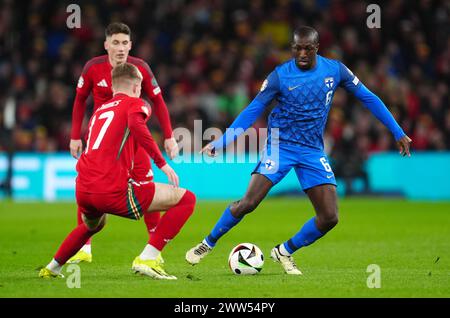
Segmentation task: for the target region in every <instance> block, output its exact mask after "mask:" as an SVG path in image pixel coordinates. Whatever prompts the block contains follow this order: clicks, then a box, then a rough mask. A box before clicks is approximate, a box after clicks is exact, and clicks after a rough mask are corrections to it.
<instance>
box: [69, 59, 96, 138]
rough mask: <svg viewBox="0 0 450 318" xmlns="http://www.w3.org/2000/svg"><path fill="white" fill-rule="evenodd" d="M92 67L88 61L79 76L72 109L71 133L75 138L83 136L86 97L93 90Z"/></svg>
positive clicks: (71, 136)
mask: <svg viewBox="0 0 450 318" xmlns="http://www.w3.org/2000/svg"><path fill="white" fill-rule="evenodd" d="M90 69H91V68H90V65H89V62H88V63H87V64H86V65H85V66H84V68H83V71H82V73H81V75H80V77H79V78H78V83H77V93H76V96H75V100H74V103H73V109H72V129H71V133H70V138H71V139H75V140H76V139H80V138H81V125H82V124H83V118H84V113H85V112H86V99H87V98H88V96H89V94H90V93H91V90H92V76H91V74H90Z"/></svg>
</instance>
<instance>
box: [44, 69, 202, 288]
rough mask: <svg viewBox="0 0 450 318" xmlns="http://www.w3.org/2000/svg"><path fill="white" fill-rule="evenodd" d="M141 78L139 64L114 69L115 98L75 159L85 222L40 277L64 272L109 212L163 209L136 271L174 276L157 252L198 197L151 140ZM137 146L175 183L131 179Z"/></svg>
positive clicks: (98, 114) (100, 112) (129, 214)
mask: <svg viewBox="0 0 450 318" xmlns="http://www.w3.org/2000/svg"><path fill="white" fill-rule="evenodd" d="M141 82H142V75H141V73H140V72H139V70H138V68H137V67H136V66H134V65H132V64H130V63H123V64H119V65H118V66H116V67H115V68H114V70H113V73H112V87H113V91H114V97H113V98H112V99H111V100H109V101H108V102H107V103H104V104H102V105H101V106H100V107H99V108H97V110H96V111H95V112H94V114H93V116H92V117H91V120H90V121H89V131H88V139H87V142H86V149H85V151H84V152H83V153H82V155H81V157H80V159H79V160H78V162H77V172H78V176H77V180H76V198H77V204H78V207H79V210H80V211H81V212H82V220H83V222H82V223H81V224H79V225H78V226H77V227H76V228H75V229H74V230H73V231H72V232H71V233H70V234H69V235H68V236H67V238H66V239H65V240H64V242H63V243H62V245H61V246H60V248H59V249H58V251H57V253H56V255H55V256H54V258H53V259H52V261H51V262H50V263H49V264H48V265H47V266H46V267H45V268H43V269H42V270H41V271H40V273H39V276H40V277H44V278H49V277H57V276H61V274H60V272H61V269H62V266H63V265H64V264H65V263H66V262H67V261H68V260H69V258H70V257H71V256H72V255H74V254H75V253H76V252H77V251H78V250H79V249H80V248H81V246H83V244H84V243H85V242H86V241H87V240H88V239H89V238H90V237H91V236H92V235H93V234H94V233H96V232H98V231H100V230H101V229H102V228H103V226H104V224H105V220H106V218H105V217H106V215H105V213H109V214H114V215H117V216H122V217H126V218H131V219H136V220H138V219H140V217H141V216H142V215H143V214H144V215H145V214H147V213H150V212H152V211H160V210H163V211H167V212H166V213H165V214H164V215H163V216H162V217H161V220H160V222H159V224H158V226H157V228H156V230H155V232H154V233H153V234H152V235H151V237H150V239H149V241H148V244H147V245H146V247H145V248H144V250H143V251H142V253H141V254H140V255H139V256H138V257H136V258H135V260H134V261H133V265H132V269H133V270H134V271H136V272H139V273H141V274H144V275H148V276H151V277H153V278H157V279H176V277H175V276H172V275H169V274H167V273H166V272H165V270H164V268H163V265H162V263H161V261H160V260H159V259H158V256H159V255H160V251H161V250H162V249H163V248H164V246H165V245H166V244H167V242H169V241H170V240H171V239H173V238H174V237H175V235H176V234H177V233H178V232H179V231H180V229H181V228H182V227H183V225H184V224H185V223H186V221H187V220H188V218H189V216H190V215H191V214H192V212H193V210H194V206H195V196H194V194H193V193H192V192H190V191H189V190H185V189H181V188H179V187H178V176H177V175H176V173H175V172H174V171H173V170H172V168H171V167H170V166H169V165H168V164H167V163H166V162H165V160H164V158H163V157H162V155H161V152H160V151H159V148H158V146H157V145H156V143H155V142H154V140H153V139H152V136H151V134H150V131H149V130H148V128H147V126H146V124H145V123H146V121H147V120H148V119H149V118H150V113H151V109H150V107H149V106H148V104H147V103H146V102H145V101H144V100H142V99H140V98H139V96H140V93H141ZM137 147H141V148H143V149H144V151H145V152H146V153H147V154H148V155H149V156H150V157H151V158H152V159H153V161H154V162H155V164H156V165H157V166H158V168H160V169H161V170H162V171H163V172H164V173H165V174H166V175H167V177H168V178H169V181H170V182H171V183H172V184H173V185H169V184H162V183H153V182H146V183H145V182H142V183H137V182H134V181H133V180H132V179H130V177H131V169H132V166H133V162H134V161H135V159H136V156H135V154H136V148H137Z"/></svg>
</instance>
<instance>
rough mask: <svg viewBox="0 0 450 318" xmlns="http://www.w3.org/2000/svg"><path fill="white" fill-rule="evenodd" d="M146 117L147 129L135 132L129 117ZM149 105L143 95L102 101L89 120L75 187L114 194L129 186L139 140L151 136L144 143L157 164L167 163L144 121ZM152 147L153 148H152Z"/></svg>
mask: <svg viewBox="0 0 450 318" xmlns="http://www.w3.org/2000/svg"><path fill="white" fill-rule="evenodd" d="M136 114H138V115H139V116H140V117H139V116H138V117H139V118H141V119H142V118H143V120H142V123H141V127H138V128H139V129H141V128H142V127H144V128H145V130H141V131H139V133H137V134H136V135H133V133H131V132H132V131H136V130H134V129H136V128H135V127H134V124H133V123H134V122H131V121H130V119H132V118H135V117H134V116H135V115H136ZM150 114H151V110H150V107H149V105H148V104H147V103H146V102H145V101H144V100H142V99H140V98H134V97H129V96H127V95H125V94H117V95H115V96H114V98H112V99H111V100H110V101H108V102H107V103H105V104H102V105H101V106H100V107H99V108H98V109H97V110H96V111H95V112H94V114H93V115H92V117H91V119H90V121H89V130H88V139H87V142H86V149H85V151H84V152H83V153H82V155H81V157H80V159H78V163H77V172H78V176H77V179H76V189H77V191H81V192H90V193H114V192H121V191H122V192H123V191H126V189H127V183H128V179H129V177H130V171H131V169H132V168H133V164H134V156H135V152H136V148H137V146H138V142H140V144H141V146H142V139H141V138H144V137H148V138H149V139H150V140H151V143H152V144H150V143H148V144H146V146H145V144H144V148H145V149H146V151H147V153H148V154H149V155H150V156H151V157H152V158H153V159H154V161H155V163H156V164H157V166H158V167H161V166H163V165H164V164H165V161H164V159H163V157H162V155H161V152H160V151H159V148H158V146H157V145H156V143H155V142H154V141H153V140H152V139H151V135H150V132H149V131H148V128H147V127H146V126H145V121H147V120H148V119H149V118H150ZM149 149H150V150H149Z"/></svg>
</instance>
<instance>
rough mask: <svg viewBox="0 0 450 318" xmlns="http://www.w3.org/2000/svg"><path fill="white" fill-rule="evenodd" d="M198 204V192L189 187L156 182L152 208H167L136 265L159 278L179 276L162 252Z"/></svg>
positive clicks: (134, 266) (134, 263) (136, 267)
mask: <svg viewBox="0 0 450 318" xmlns="http://www.w3.org/2000/svg"><path fill="white" fill-rule="evenodd" d="M194 207H195V195H194V194H193V193H192V192H191V191H189V190H185V189H181V188H174V187H173V186H171V185H168V184H160V183H155V194H154V198H153V201H152V203H151V204H150V207H149V209H148V212H149V213H151V212H152V211H161V210H162V211H166V213H164V215H163V216H162V217H161V220H160V221H159V223H158V226H157V227H156V230H155V232H154V233H153V234H152V235H151V237H150V239H149V241H148V244H147V245H146V246H145V248H144V250H143V251H142V253H141V254H140V255H139V256H138V257H136V258H135V259H134V261H133V265H132V269H133V270H134V271H135V272H137V273H141V274H144V275H148V276H150V277H152V278H156V279H168V280H173V279H177V278H176V277H175V276H173V275H170V274H168V273H167V272H166V271H165V270H164V268H163V264H162V263H161V261H160V259H159V256H160V254H161V251H162V250H163V249H164V247H165V246H166V244H167V243H168V242H169V241H171V240H172V239H173V238H174V237H175V236H176V235H177V234H178V232H179V231H180V230H181V228H182V227H183V225H184V224H185V223H186V221H187V220H188V219H189V217H190V216H191V214H192V212H193V211H194Z"/></svg>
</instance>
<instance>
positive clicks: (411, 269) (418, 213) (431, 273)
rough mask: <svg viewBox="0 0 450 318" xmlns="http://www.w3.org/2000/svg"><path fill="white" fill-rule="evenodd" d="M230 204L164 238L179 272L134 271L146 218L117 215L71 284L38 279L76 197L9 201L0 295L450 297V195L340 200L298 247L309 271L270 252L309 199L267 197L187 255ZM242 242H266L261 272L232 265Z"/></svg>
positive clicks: (0, 237) (204, 210) (3, 221)
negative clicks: (324, 226) (287, 267)
mask: <svg viewBox="0 0 450 318" xmlns="http://www.w3.org/2000/svg"><path fill="white" fill-rule="evenodd" d="M227 204H228V202H209V201H200V202H198V204H197V207H196V211H195V213H194V214H193V216H192V218H191V219H190V220H189V221H188V223H187V224H186V225H185V227H184V229H183V230H182V231H181V233H180V234H179V235H178V237H176V238H175V239H174V240H173V241H172V242H171V243H170V244H169V245H167V247H166V249H165V250H164V253H163V256H164V258H165V260H166V269H167V271H168V272H169V273H171V274H174V275H176V276H178V280H177V281H155V280H152V279H150V278H148V277H145V276H138V275H135V274H133V273H132V271H131V269H130V268H131V262H132V260H133V259H134V257H135V256H137V255H138V254H139V253H140V252H141V250H142V248H143V247H144V245H145V244H146V242H147V234H146V230H145V225H144V223H143V221H140V222H135V221H131V220H126V219H121V218H118V217H114V216H110V217H109V218H108V224H107V225H106V227H105V228H104V229H103V231H102V232H100V233H99V234H97V235H96V236H95V237H94V240H93V255H94V259H93V263H91V264H81V266H80V268H81V288H68V287H67V284H66V280H65V279H52V280H43V279H39V278H38V271H37V268H38V267H40V266H43V265H45V264H47V263H48V261H49V260H50V259H51V257H52V256H53V255H54V253H55V252H56V249H57V248H58V246H59V244H60V243H61V242H62V240H63V239H64V238H65V236H66V235H67V234H68V233H69V231H70V230H72V228H73V226H74V225H75V223H76V206H75V204H74V203H63V204H61V203H58V204H46V203H22V204H18V203H11V202H7V201H2V202H1V204H0V245H1V248H0V264H1V266H0V297H174V298H178V297H194V298H196V297H219V298H220V297H225V298H226V297H233V298H235V297H273V298H278V297H289V298H300V297H450V203H425V202H407V201H403V200H383V199H342V200H340V223H339V224H338V226H337V227H336V228H335V229H334V230H332V231H331V232H330V233H328V234H327V235H326V236H325V237H323V238H321V239H320V240H319V241H317V242H316V243H315V244H313V245H311V246H309V247H306V248H304V249H302V250H300V251H299V252H298V253H296V254H295V259H296V261H297V264H298V265H299V267H300V269H301V270H302V271H303V273H304V275H303V276H294V277H292V276H288V275H286V274H284V273H283V271H282V269H281V267H280V265H279V264H277V263H274V262H272V260H271V259H270V257H269V253H270V249H271V248H272V247H273V246H274V245H275V244H277V243H279V242H282V241H284V240H285V239H287V238H289V237H290V236H291V235H292V234H294V233H295V232H297V231H298V229H299V228H300V227H301V226H302V225H303V223H304V222H305V221H306V220H308V219H309V218H310V217H311V216H312V215H313V210H312V207H311V204H310V203H309V201H308V200H306V199H295V198H294V199H293V198H271V199H267V200H266V201H264V202H263V203H262V204H261V205H260V206H259V207H258V209H257V210H256V211H255V212H254V213H252V214H250V215H248V216H247V217H246V218H245V219H244V220H243V221H242V222H241V224H239V225H238V226H237V227H236V228H234V229H233V230H232V231H231V232H229V233H228V235H226V236H225V237H224V238H222V240H221V241H220V242H219V244H218V245H217V247H216V248H215V250H214V251H213V253H212V254H210V255H209V256H208V257H207V258H205V259H204V260H203V261H202V263H200V264H199V265H197V266H195V267H191V266H190V265H188V264H187V263H186V262H185V260H184V255H185V252H186V250H187V249H188V248H190V247H192V246H193V245H194V244H197V243H198V242H199V241H200V240H201V239H203V237H204V236H205V235H206V234H208V232H209V230H210V229H211V228H212V226H213V225H214V224H215V222H216V220H217V219H218V218H219V216H220V215H221V213H222V211H223V209H224V208H225V206H226V205H227ZM241 242H252V243H255V244H256V245H258V246H259V247H260V248H261V249H262V251H263V253H264V255H265V265H264V268H263V270H262V271H261V273H259V274H258V275H255V276H237V275H234V274H233V273H232V272H231V271H230V270H229V268H228V263H227V258H228V254H229V251H230V250H231V249H232V248H233V247H234V246H235V245H236V244H238V243H241ZM370 264H377V265H378V266H379V267H380V270H381V287H380V288H372V289H371V288H368V287H367V280H368V277H369V275H370V274H371V273H368V272H367V267H368V266H369V265H370ZM63 272H64V273H65V275H66V277H67V276H68V275H70V273H67V272H66V271H65V270H63Z"/></svg>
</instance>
